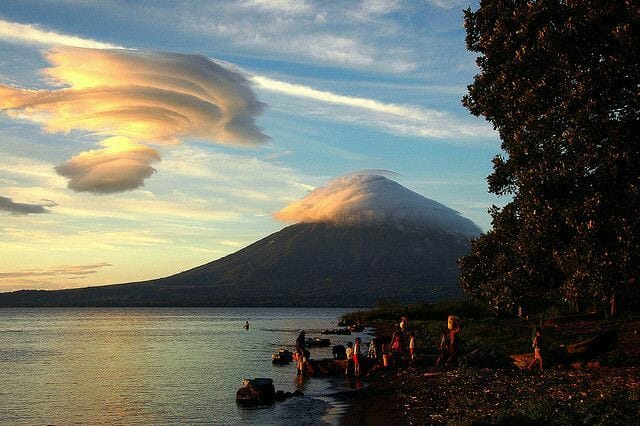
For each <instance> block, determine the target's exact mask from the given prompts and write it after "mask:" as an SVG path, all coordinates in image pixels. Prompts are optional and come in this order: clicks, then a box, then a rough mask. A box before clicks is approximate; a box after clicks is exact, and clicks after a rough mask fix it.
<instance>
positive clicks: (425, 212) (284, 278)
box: [0, 174, 480, 307]
mask: <svg viewBox="0 0 640 426" xmlns="http://www.w3.org/2000/svg"><path fill="white" fill-rule="evenodd" d="M274 216H275V217H276V218H278V219H281V220H284V221H293V222H297V223H294V224H293V225H290V226H287V227H285V228H284V229H282V230H280V231H278V232H276V233H274V234H271V235H269V236H267V237H265V238H263V239H261V240H259V241H257V242H255V243H253V244H251V245H249V246H247V247H245V248H243V249H241V250H239V251H237V252H235V253H233V254H230V255H228V256H226V257H223V258H220V259H218V260H215V261H213V262H210V263H207V264H205V265H202V266H199V267H196V268H194V269H190V270H188V271H184V272H181V273H179V274H176V275H172V276H169V277H165V278H160V279H155V280H150V281H145V282H137V283H128V284H116V285H108V286H98V287H86V288H80V289H70V290H56V291H32V290H22V291H17V292H12V293H2V294H0V306H353V307H368V306H373V305H375V304H376V302H378V301H381V300H387V301H396V302H400V303H414V302H421V301H427V302H434V301H438V300H442V299H446V298H453V297H459V296H460V291H459V289H458V287H457V279H458V274H459V271H458V266H457V259H458V258H459V257H460V256H463V255H465V254H467V253H468V252H469V249H470V238H473V237H475V236H477V235H479V234H480V229H479V228H478V227H477V226H476V225H475V224H474V223H473V222H471V221H470V220H469V219H466V218H464V217H462V216H461V215H460V214H459V213H458V212H456V211H455V210H452V209H450V208H448V207H446V206H444V205H442V204H440V203H438V202H436V201H434V200H431V199H428V198H426V197H423V196H422V195H419V194H417V193H415V192H413V191H410V190H409V189H407V188H405V187H403V186H402V185H400V184H398V183H396V182H394V181H392V180H390V179H388V178H387V177H384V176H381V175H375V174H354V175H349V176H345V177H342V178H339V179H336V180H334V181H332V182H331V183H330V184H329V185H328V186H326V187H324V188H319V189H316V190H314V191H312V192H311V193H310V194H309V195H308V196H307V197H305V198H304V199H302V200H299V201H296V202H294V203H292V204H290V205H289V206H287V207H286V208H284V209H283V210H281V211H280V212H278V213H276V214H275V215H274Z"/></svg>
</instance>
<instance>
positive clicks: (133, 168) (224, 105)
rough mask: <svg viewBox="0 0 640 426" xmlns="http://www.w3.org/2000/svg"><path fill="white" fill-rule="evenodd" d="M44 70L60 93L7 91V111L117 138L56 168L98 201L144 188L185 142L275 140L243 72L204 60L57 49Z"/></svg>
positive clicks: (58, 127) (58, 128) (0, 93)
mask: <svg viewBox="0 0 640 426" xmlns="http://www.w3.org/2000/svg"><path fill="white" fill-rule="evenodd" d="M47 59H48V60H49V61H50V62H51V63H53V67H51V68H49V69H46V70H45V71H44V73H45V75H46V76H47V77H48V78H49V79H50V81H51V82H52V83H53V84H57V85H60V86H64V87H63V88H61V89H55V90H26V89H21V88H16V87H12V86H7V85H0V109H1V110H4V111H5V112H6V113H7V114H8V115H9V116H12V117H16V118H29V119H31V120H34V121H36V122H39V123H42V125H43V126H44V129H45V130H46V131H48V132H65V133H67V132H69V131H71V130H75V129H77V130H82V131H85V132H90V133H92V134H95V135H103V136H112V137H111V138H107V139H105V140H104V141H102V143H101V144H102V146H103V147H102V148H101V149H98V150H92V151H88V152H84V153H82V154H80V155H77V156H75V157H73V158H72V159H70V160H69V161H67V162H66V163H63V164H61V165H60V166H58V167H57V168H56V170H57V171H58V173H59V174H60V175H62V176H65V177H67V178H69V188H71V189H73V190H76V191H88V192H94V193H97V194H104V193H113V192H120V191H125V190H131V189H135V188H137V187H140V186H142V185H143V182H144V179H146V178H148V177H149V176H151V175H152V174H153V172H154V169H153V168H152V167H151V164H152V163H154V162H157V161H159V160H160V154H159V152H158V151H157V150H155V149H153V148H150V147H148V146H144V145H141V144H140V143H156V144H165V145H175V144H177V143H180V142H181V141H182V139H183V138H186V137H192V138H196V139H199V140H204V141H210V142H214V143H221V144H231V145H249V146H252V145H257V144H259V143H261V142H263V141H266V140H267V139H268V137H267V136H266V135H265V134H264V133H262V130H261V129H260V128H259V127H258V126H257V125H256V124H255V117H256V116H257V115H258V114H260V113H261V112H262V110H263V108H264V104H262V103H261V102H258V101H257V99H256V97H255V95H254V93H253V91H252V89H251V87H250V84H249V83H248V81H247V80H246V79H245V77H244V76H243V75H242V74H241V73H240V72H239V71H237V70H234V69H231V68H230V67H229V66H226V65H225V66H223V65H220V64H218V63H215V62H213V61H211V60H210V59H208V58H205V57H202V56H198V55H185V54H177V53H150V52H140V51H126V50H96V49H78V48H70V47H65V48H56V49H53V50H49V51H48V52H47Z"/></svg>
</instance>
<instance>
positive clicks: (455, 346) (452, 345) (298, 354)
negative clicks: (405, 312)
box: [294, 315, 543, 376]
mask: <svg viewBox="0 0 640 426" xmlns="http://www.w3.org/2000/svg"><path fill="white" fill-rule="evenodd" d="M408 322H409V321H408V318H407V317H402V318H401V320H400V323H399V324H398V326H397V327H396V328H395V330H394V332H393V334H392V336H391V339H390V340H389V343H388V344H383V345H381V353H382V363H383V365H384V366H385V367H386V366H387V365H388V363H389V361H390V362H391V364H392V365H395V364H396V363H397V362H399V361H400V360H403V359H406V358H407V357H406V355H407V353H406V352H405V347H407V346H408V349H409V351H408V359H409V360H410V361H414V360H415V358H416V338H415V334H414V333H413V332H412V331H408ZM461 328H462V326H461V321H460V319H459V318H458V317H457V316H455V315H450V316H449V317H448V319H447V329H446V330H445V331H443V332H442V334H441V336H440V345H439V348H438V350H439V356H438V358H437V360H436V365H437V366H443V367H445V368H448V367H450V366H451V365H455V363H456V362H457V359H458V354H459V351H460V340H459V333H460V330H461ZM361 347H362V340H361V339H360V337H357V338H356V339H355V342H353V343H352V342H348V343H347V346H346V349H345V355H346V359H347V365H346V368H345V372H344V374H345V375H348V374H349V370H350V369H352V368H353V372H354V374H355V375H356V376H359V375H360V371H361V369H360V364H361V361H362V357H363V352H362V349H361ZM533 349H534V359H533V361H532V362H531V364H530V365H529V369H532V368H533V367H534V366H536V365H538V366H539V368H540V369H541V370H542V368H543V359H542V331H541V330H540V329H536V333H535V336H534V338H533ZM366 356H367V358H369V359H371V360H375V361H378V360H379V358H378V345H377V341H376V339H375V338H374V339H371V342H370V343H369V348H368V351H367V355H366ZM308 357H309V352H308V351H307V350H306V333H305V331H304V330H300V333H299V335H298V338H297V339H296V350H295V354H294V358H295V360H296V362H297V370H298V374H299V375H302V374H303V372H304V369H305V363H306V362H307V359H308Z"/></svg>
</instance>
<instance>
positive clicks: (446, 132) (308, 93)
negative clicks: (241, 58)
mask: <svg viewBox="0 0 640 426" xmlns="http://www.w3.org/2000/svg"><path fill="white" fill-rule="evenodd" d="M251 79H252V81H253V82H254V83H256V84H257V85H258V88H259V89H262V90H267V91H271V92H276V93H279V94H283V95H286V96H290V97H294V98H302V99H311V100H314V101H318V102H321V103H326V104H332V105H338V106H343V107H348V108H347V109H336V108H330V109H312V108H306V109H304V108H291V111H304V112H305V113H316V114H317V115H321V116H326V117H328V118H332V119H336V120H340V121H347V122H353V123H356V124H360V125H365V126H375V127H380V128H382V129H383V130H385V131H387V132H390V133H396V134H403V135H411V136H418V137H425V138H440V139H451V138H464V139H470V138H479V137H480V138H489V137H495V136H496V134H495V132H494V131H493V130H492V129H491V127H490V126H489V125H487V124H485V123H473V122H471V121H470V120H466V121H465V120H461V119H459V118H457V117H455V116H453V115H451V114H449V113H446V112H443V111H438V110H434V109H427V108H422V107H418V106H409V105H400V104H393V103H384V102H381V101H379V100H376V99H370V98H362V97H353V96H345V95H341V94H337V93H333V92H329V91H323V90H318V89H315V88H313V87H309V86H304V85H300V84H292V83H286V82H284V81H279V80H274V79H271V78H269V77H265V76H260V75H254V76H252V77H251ZM474 121H476V120H474Z"/></svg>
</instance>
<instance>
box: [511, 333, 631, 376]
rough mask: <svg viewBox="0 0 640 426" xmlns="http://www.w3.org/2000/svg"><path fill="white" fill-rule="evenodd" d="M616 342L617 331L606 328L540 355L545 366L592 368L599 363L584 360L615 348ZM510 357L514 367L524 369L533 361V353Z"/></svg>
mask: <svg viewBox="0 0 640 426" xmlns="http://www.w3.org/2000/svg"><path fill="white" fill-rule="evenodd" d="M617 343H618V331H617V330H608V331H605V332H603V333H600V334H598V335H596V336H594V337H592V338H590V339H586V340H583V341H582V342H578V343H574V344H572V345H569V346H560V347H559V348H551V349H550V350H547V351H545V350H544V349H543V351H542V355H543V359H544V363H545V366H546V367H550V366H554V365H564V366H575V367H576V368H580V367H581V366H584V367H590V368H593V367H596V366H597V365H599V364H598V363H595V362H585V361H587V360H589V359H590V358H594V357H596V356H598V355H601V354H603V353H605V352H608V351H610V350H613V349H615V347H616V344H617ZM510 358H511V361H512V362H513V364H514V365H515V366H516V367H518V368H521V369H525V368H527V367H528V366H529V364H531V361H533V353H526V354H516V355H511V356H510Z"/></svg>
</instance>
